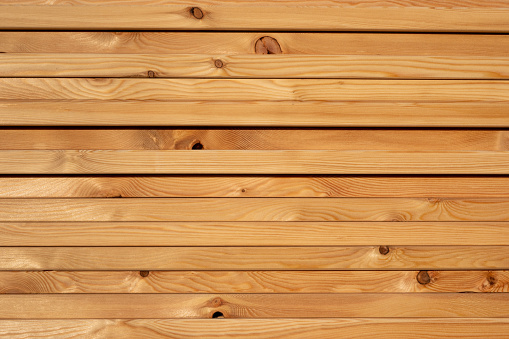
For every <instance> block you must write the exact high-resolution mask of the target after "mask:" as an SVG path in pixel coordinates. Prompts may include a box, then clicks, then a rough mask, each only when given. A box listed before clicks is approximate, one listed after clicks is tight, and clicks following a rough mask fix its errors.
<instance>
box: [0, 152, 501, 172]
mask: <svg viewBox="0 0 509 339" xmlns="http://www.w3.org/2000/svg"><path fill="white" fill-rule="evenodd" d="M0 174H509V152H507V151H501V152H490V151H459V152H454V151H442V152H424V151H423V152H405V151H364V150H359V151H336V150H279V151H278V150H265V151H262V150H247V151H244V150H201V151H197V150H191V151H189V150H178V151H176V150H0Z"/></svg>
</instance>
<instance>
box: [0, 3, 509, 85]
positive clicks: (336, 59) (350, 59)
mask: <svg viewBox="0 0 509 339" xmlns="http://www.w3.org/2000/svg"><path fill="white" fill-rule="evenodd" d="M508 12H509V8H508ZM218 62H219V63H218ZM0 76H2V77H25V76H28V77H113V78H115V77H159V78H165V77H175V78H181V77H192V78H195V77H204V78H208V77H211V78H212V77H214V78H218V77H220V78H300V79H302V78H316V77H320V78H363V77H365V78H408V79H412V78H413V79H415V78H421V79H484V78H485V79H508V78H509V58H507V57H498V58H494V57H492V58H484V59H479V58H473V57H447V56H434V57H425V56H416V57H409V56H378V55H374V56H364V55H350V56H330V55H310V56H306V55H274V56H271V57H269V58H267V57H266V56H265V55H221V54H220V55H206V54H166V55H165V54H158V55H151V54H130V55H114V54H64V55H63V54H35V53H27V54H17V53H3V54H0Z"/></svg>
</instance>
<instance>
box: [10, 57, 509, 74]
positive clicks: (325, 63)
mask: <svg viewBox="0 0 509 339" xmlns="http://www.w3.org/2000/svg"><path fill="white" fill-rule="evenodd" d="M0 76H1V77H145V78H146V77H161V78H164V77H171V78H186V77H192V78H197V77H203V78H208V77H211V78H212V77H213V78H301V79H305V78H408V79H483V78H486V79H508V78H509V58H504V57H499V58H493V57H491V58H488V57H485V58H483V59H479V58H472V57H448V56H431V57H428V56H415V57H409V56H371V55H370V56H364V55H351V56H330V55H310V56H307V55H273V56H270V57H266V56H265V55H224V54H222V55H203V54H166V55H164V54H163V55H150V54H123V55H122V54H121V55H112V54H37V53H26V54H18V53H3V54H0Z"/></svg>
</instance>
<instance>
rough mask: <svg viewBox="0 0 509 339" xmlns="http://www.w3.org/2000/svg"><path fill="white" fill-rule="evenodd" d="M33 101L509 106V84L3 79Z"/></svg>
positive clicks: (13, 95) (1, 90)
mask: <svg viewBox="0 0 509 339" xmlns="http://www.w3.org/2000/svg"><path fill="white" fill-rule="evenodd" d="M27 99H29V100H100V101H104V100H138V101H139V100H157V101H202V102H237V103H239V102H242V103H244V105H245V104H246V103H249V102H252V101H277V102H281V101H298V102H301V101H305V102H307V101H325V102H327V101H334V102H345V101H348V102H351V101H354V102H359V101H360V102H365V103H369V102H385V103H393V104H395V103H419V102H420V103H424V102H448V103H453V102H469V103H476V102H477V103H479V102H486V101H487V102H491V101H502V102H507V101H509V81H504V80H352V79H345V80H336V79H142V78H139V79H103V78H62V79H54V78H0V100H2V101H14V100H27ZM188 106H189V104H188ZM238 113H239V114H240V113H243V112H238ZM188 114H190V111H189V107H188Z"/></svg>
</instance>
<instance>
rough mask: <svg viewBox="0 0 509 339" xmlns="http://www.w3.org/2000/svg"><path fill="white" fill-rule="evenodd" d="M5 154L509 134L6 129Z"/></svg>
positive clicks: (501, 144)
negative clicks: (16, 151)
mask: <svg viewBox="0 0 509 339" xmlns="http://www.w3.org/2000/svg"><path fill="white" fill-rule="evenodd" d="M0 134H1V135H2V138H0V149H2V150H15V149H20V150H21V149H50V150H51V149H75V150H81V149H90V150H100V149H110V150H112V149H125V150H130V149H157V150H158V149H168V150H169V149H179V150H186V149H187V150H189V149H192V148H193V146H195V145H196V144H197V143H200V144H201V146H202V148H203V149H206V150H235V149H236V150H289V149H293V150H306V149H309V150H386V151H423V150H426V151H509V131H507V130H443V129H440V130H435V129H426V130H424V129H421V130H417V129H412V130H402V129H253V128H249V129H247V128H243V129H166V128H165V129H146V128H136V129H135V128H129V129H111V128H110V129H62V128H60V129H49V128H44V129H19V128H16V129H0Z"/></svg>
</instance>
